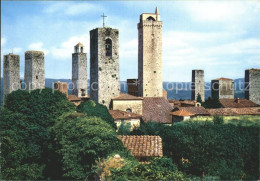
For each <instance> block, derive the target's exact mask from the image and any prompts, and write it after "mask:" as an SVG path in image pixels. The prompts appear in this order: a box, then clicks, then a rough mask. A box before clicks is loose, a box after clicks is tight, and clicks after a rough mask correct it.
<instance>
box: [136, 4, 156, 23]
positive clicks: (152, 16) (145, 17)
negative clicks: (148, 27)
mask: <svg viewBox="0 0 260 181" xmlns="http://www.w3.org/2000/svg"><path fill="white" fill-rule="evenodd" d="M141 21H160V14H159V10H158V8H157V7H156V9H155V13H143V14H141V15H140V22H141Z"/></svg>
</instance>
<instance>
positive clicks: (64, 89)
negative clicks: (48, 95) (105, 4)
mask: <svg viewBox="0 0 260 181" xmlns="http://www.w3.org/2000/svg"><path fill="white" fill-rule="evenodd" d="M54 89H55V90H58V91H60V92H61V93H63V94H65V95H66V97H68V83H67V82H60V81H58V82H55V83H54Z"/></svg>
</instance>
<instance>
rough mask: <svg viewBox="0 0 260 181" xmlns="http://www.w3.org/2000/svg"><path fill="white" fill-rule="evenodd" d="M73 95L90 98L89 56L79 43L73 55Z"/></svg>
mask: <svg viewBox="0 0 260 181" xmlns="http://www.w3.org/2000/svg"><path fill="white" fill-rule="evenodd" d="M72 83H73V89H72V94H73V95H75V96H77V97H87V96H88V75H87V54H86V53H84V46H83V44H81V43H78V44H77V45H76V46H75V47H74V53H73V54H72Z"/></svg>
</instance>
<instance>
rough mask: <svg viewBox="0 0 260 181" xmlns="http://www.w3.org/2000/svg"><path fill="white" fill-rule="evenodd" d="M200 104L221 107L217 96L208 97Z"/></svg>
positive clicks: (206, 106) (208, 106) (207, 106)
mask: <svg viewBox="0 0 260 181" xmlns="http://www.w3.org/2000/svg"><path fill="white" fill-rule="evenodd" d="M202 106H203V107H205V108H221V107H222V105H221V103H220V102H219V98H218V97H217V96H213V97H208V99H207V100H206V101H205V102H203V103H202Z"/></svg>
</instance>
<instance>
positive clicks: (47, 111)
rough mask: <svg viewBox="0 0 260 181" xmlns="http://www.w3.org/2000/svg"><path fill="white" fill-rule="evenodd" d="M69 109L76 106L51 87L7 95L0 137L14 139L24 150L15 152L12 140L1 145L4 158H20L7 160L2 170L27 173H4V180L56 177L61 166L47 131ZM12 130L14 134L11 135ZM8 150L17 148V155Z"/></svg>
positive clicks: (0, 118)
mask: <svg viewBox="0 0 260 181" xmlns="http://www.w3.org/2000/svg"><path fill="white" fill-rule="evenodd" d="M72 110H75V106H74V105H73V104H72V103H70V102H69V101H68V100H67V98H66V96H65V95H64V94H62V93H61V92H59V91H54V92H53V90H52V89H43V90H33V91H31V92H30V93H29V92H28V91H22V90H17V91H14V92H12V93H11V94H9V95H7V97H6V104H5V105H4V113H1V117H0V128H1V131H2V132H1V137H2V136H3V135H4V136H6V138H8V137H10V138H11V139H14V140H15V142H18V143H19V144H18V145H23V146H21V147H23V149H22V150H20V151H18V149H19V148H18V147H17V145H15V142H12V143H13V144H10V145H9V146H8V147H6V146H7V144H3V145H2V150H4V151H5V153H4V154H3V157H5V158H10V157H14V158H15V157H17V158H19V159H13V160H12V159H8V160H6V163H5V166H4V167H2V171H3V172H4V171H8V170H11V169H15V170H16V171H19V170H23V169H25V170H27V172H28V174H26V173H25V174H26V175H25V174H22V171H21V172H19V173H18V172H16V174H15V177H14V174H13V175H10V174H7V175H3V177H4V179H9V180H13V179H15V178H19V179H57V178H59V176H60V175H59V174H60V172H59V168H60V167H59V163H58V157H57V155H56V154H55V151H54V150H55V148H54V146H55V145H53V143H52V140H53V135H51V133H50V130H51V127H52V126H53V125H54V123H55V121H56V120H57V118H58V117H59V116H61V115H62V114H63V113H64V112H67V111H72ZM2 115H3V116H2ZM15 115H17V116H15ZM18 115H19V116H18ZM13 132H15V134H16V135H15V137H14V138H12V134H13ZM11 150H17V151H16V152H14V153H15V154H17V155H15V156H14V155H12V154H13V153H12V152H11ZM21 151H23V152H21ZM10 155H12V156H10ZM1 156H2V155H1ZM11 162H12V164H11ZM14 173H15V172H14ZM35 174H36V175H35Z"/></svg>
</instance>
